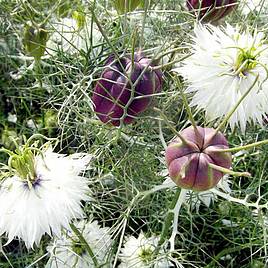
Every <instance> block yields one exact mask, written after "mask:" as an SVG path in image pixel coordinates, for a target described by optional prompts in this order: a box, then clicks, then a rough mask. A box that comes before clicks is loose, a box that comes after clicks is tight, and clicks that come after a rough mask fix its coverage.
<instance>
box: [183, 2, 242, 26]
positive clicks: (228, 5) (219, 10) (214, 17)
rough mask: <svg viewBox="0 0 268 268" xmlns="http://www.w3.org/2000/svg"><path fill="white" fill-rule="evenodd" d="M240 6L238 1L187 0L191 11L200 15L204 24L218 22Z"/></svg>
mask: <svg viewBox="0 0 268 268" xmlns="http://www.w3.org/2000/svg"><path fill="white" fill-rule="evenodd" d="M237 4H238V1H237V0H187V2H186V6H187V8H188V10H189V11H192V12H194V13H195V14H198V18H199V19H202V21H204V22H211V23H213V22H216V21H218V20H219V19H221V18H223V17H225V16H226V15H228V14H229V13H230V12H231V11H232V10H233V9H234V8H235V7H236V6H237Z"/></svg>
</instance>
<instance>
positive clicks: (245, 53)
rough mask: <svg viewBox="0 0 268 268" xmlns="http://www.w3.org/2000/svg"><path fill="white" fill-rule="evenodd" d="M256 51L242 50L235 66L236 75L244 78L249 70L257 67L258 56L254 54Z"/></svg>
mask: <svg viewBox="0 0 268 268" xmlns="http://www.w3.org/2000/svg"><path fill="white" fill-rule="evenodd" d="M255 50H256V49H255V48H254V47H252V48H250V49H248V50H244V49H242V50H240V52H239V53H238V56H237V59H236V63H235V66H234V71H235V73H236V74H238V75H239V76H241V77H244V76H245V75H246V73H247V72H248V71H249V70H251V69H254V68H255V67H256V65H257V61H256V55H255V53H254V52H255Z"/></svg>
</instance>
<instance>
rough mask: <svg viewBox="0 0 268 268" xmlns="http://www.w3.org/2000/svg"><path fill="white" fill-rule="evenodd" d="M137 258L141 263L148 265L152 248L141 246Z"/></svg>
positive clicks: (151, 256) (151, 255)
mask: <svg viewBox="0 0 268 268" xmlns="http://www.w3.org/2000/svg"><path fill="white" fill-rule="evenodd" d="M139 258H140V259H141V260H142V262H143V263H149V262H151V261H152V258H153V248H152V246H143V247H142V248H141V250H140V252H139Z"/></svg>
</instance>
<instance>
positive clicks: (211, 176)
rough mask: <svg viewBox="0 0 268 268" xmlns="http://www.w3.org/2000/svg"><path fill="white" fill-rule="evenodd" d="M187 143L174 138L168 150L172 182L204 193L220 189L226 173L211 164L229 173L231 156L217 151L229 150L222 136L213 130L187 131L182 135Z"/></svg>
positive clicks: (198, 129)
mask: <svg viewBox="0 0 268 268" xmlns="http://www.w3.org/2000/svg"><path fill="white" fill-rule="evenodd" d="M180 134H181V136H182V137H183V138H184V139H185V141H186V143H185V142H182V141H181V139H180V138H179V137H177V138H175V139H174V140H173V141H172V142H171V143H170V144H169V145H168V147H167V149H166V162H167V165H168V171H169V175H170V177H171V179H172V180H173V181H174V182H175V183H176V184H177V185H178V186H180V187H181V188H186V189H192V190H195V191H205V190H208V189H210V188H213V187H214V186H216V185H217V183H218V182H219V180H220V179H221V178H222V177H223V175H224V174H223V173H222V172H220V171H218V170H215V169H212V168H210V167H209V163H211V164H214V165H217V166H219V167H223V168H227V169H229V168H230V167H231V163H232V156H231V153H228V152H219V151H216V150H217V149H227V148H229V146H228V143H227V140H226V138H225V137H224V136H223V134H222V133H220V132H218V133H217V132H216V130H215V129H213V128H202V127H197V128H196V129H194V128H193V127H188V128H186V129H184V130H183V131H181V133H180Z"/></svg>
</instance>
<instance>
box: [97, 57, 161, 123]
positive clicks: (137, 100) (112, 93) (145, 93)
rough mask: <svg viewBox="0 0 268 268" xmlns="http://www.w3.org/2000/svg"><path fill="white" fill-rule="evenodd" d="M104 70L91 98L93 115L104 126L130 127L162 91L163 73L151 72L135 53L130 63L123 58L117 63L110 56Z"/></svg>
mask: <svg viewBox="0 0 268 268" xmlns="http://www.w3.org/2000/svg"><path fill="white" fill-rule="evenodd" d="M105 66H106V67H105V68H104V71H103V73H102V75H101V78H100V79H99V80H98V82H97V84H96V86H95V89H94V92H93V96H92V101H93V103H94V109H95V112H96V114H97V116H98V117H99V119H100V120H101V121H102V122H103V123H111V124H113V125H114V126H119V125H120V123H121V122H122V123H124V124H131V123H132V122H133V121H134V120H135V117H136V116H137V115H138V114H140V113H141V112H143V111H145V110H146V109H147V107H148V106H149V105H150V103H151V101H152V95H153V94H155V93H157V92H159V91H160V90H161V87H162V82H163V79H162V76H163V75H162V72H161V71H160V70H153V69H152V67H153V66H154V65H153V64H152V63H151V60H150V59H148V58H145V57H144V55H143V54H142V53H135V55H134V58H133V59H131V56H124V57H122V58H121V59H120V62H119V61H118V60H116V59H115V57H114V56H110V57H109V58H108V60H107V62H106V64H105Z"/></svg>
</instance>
